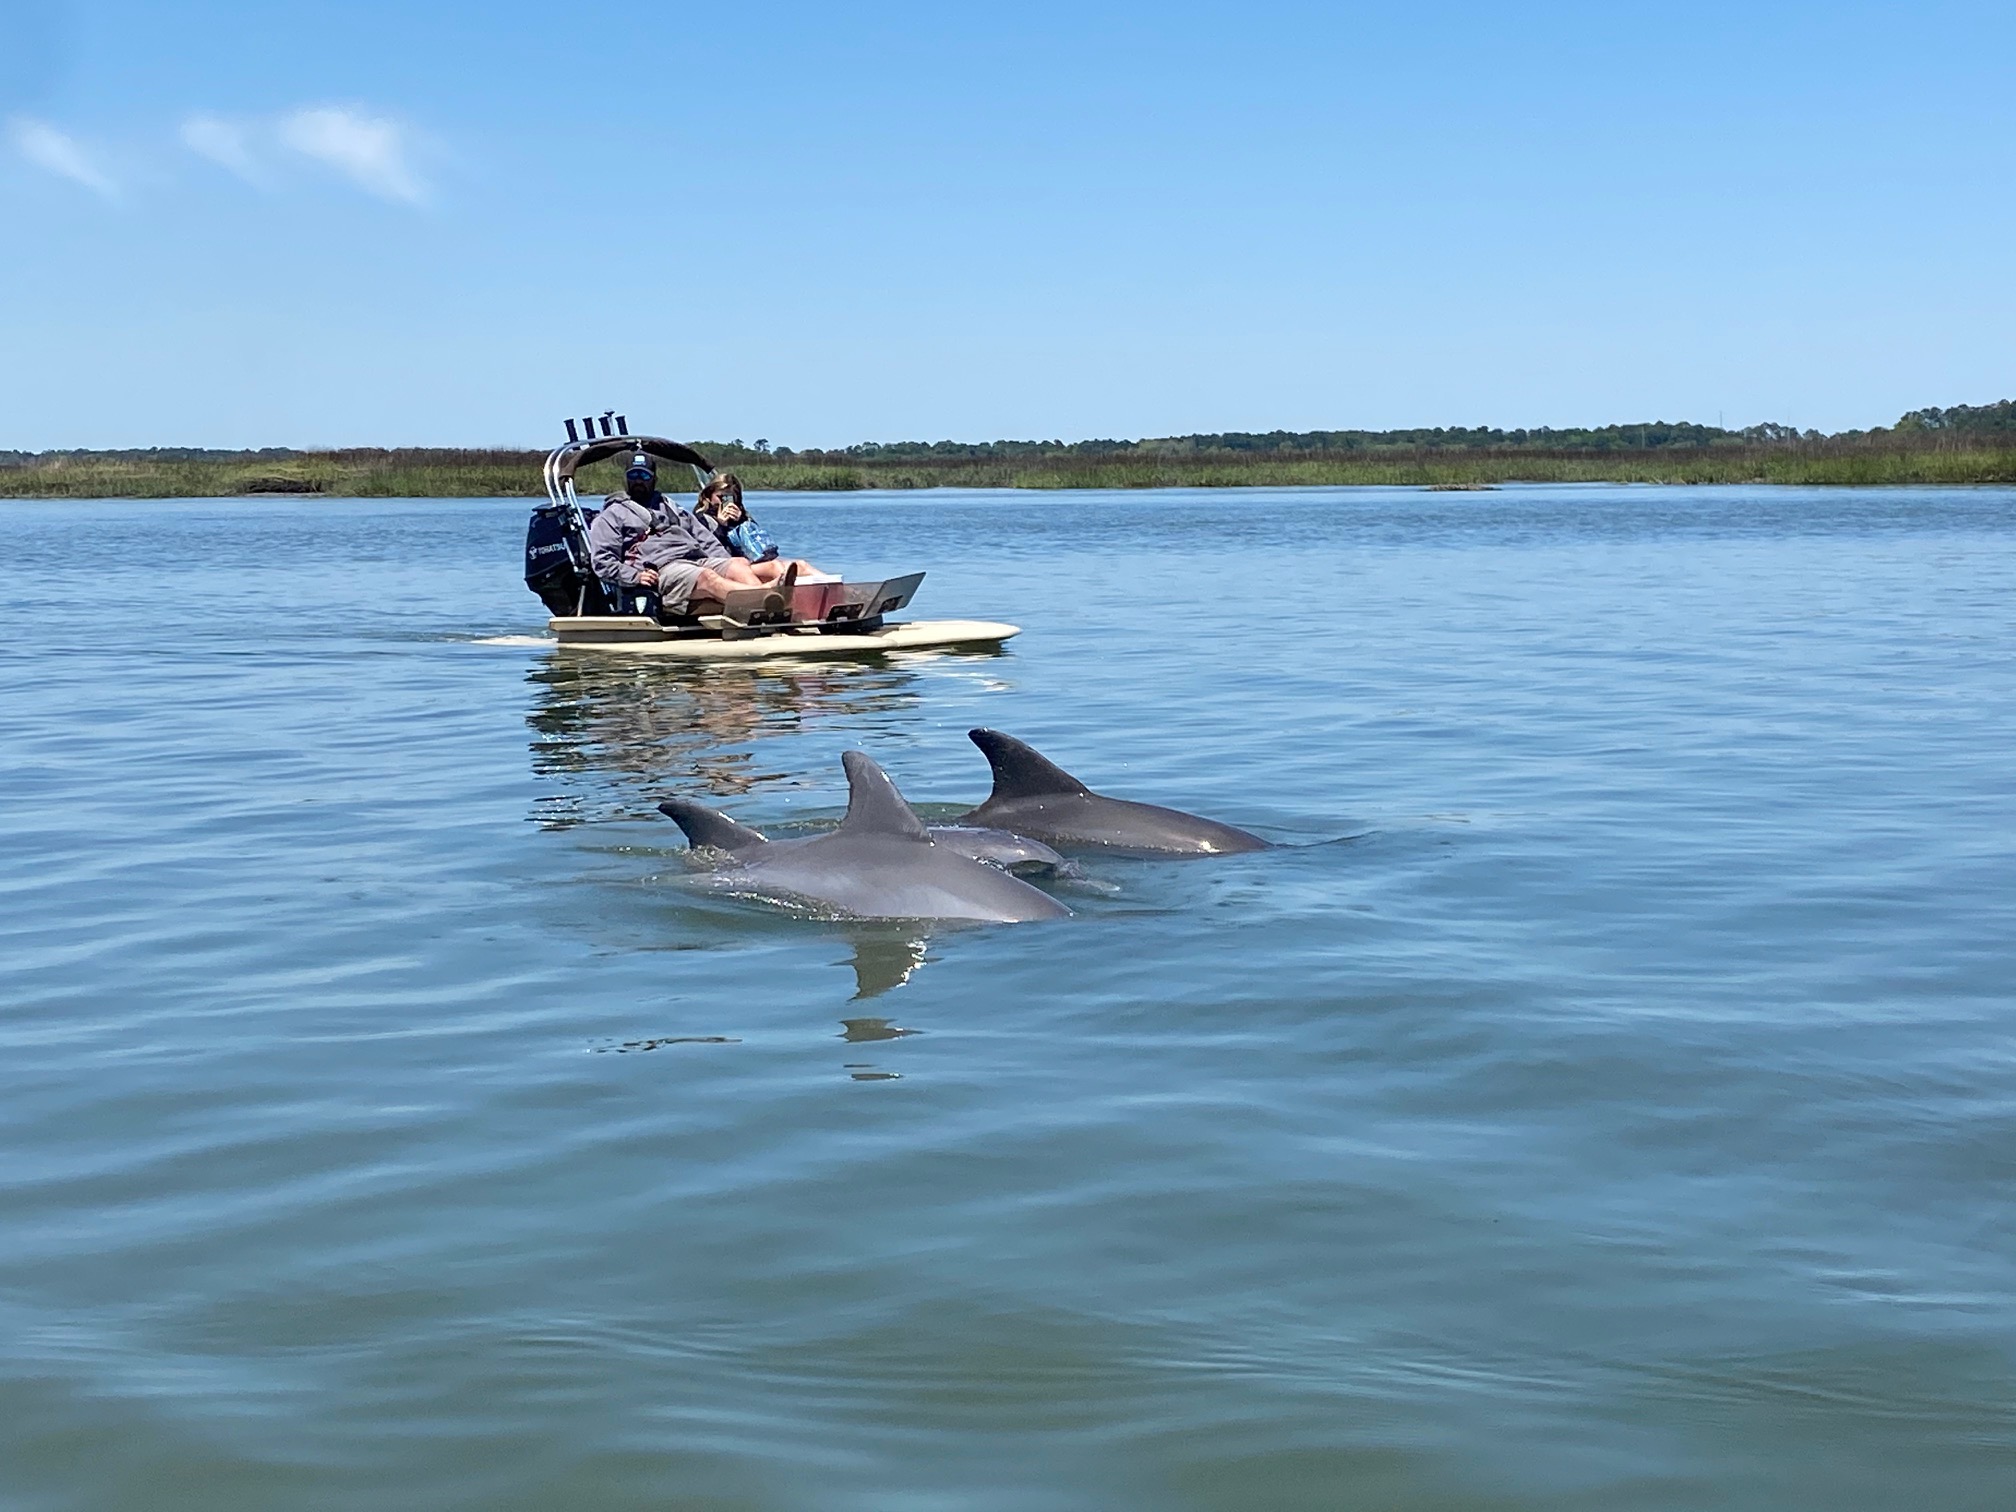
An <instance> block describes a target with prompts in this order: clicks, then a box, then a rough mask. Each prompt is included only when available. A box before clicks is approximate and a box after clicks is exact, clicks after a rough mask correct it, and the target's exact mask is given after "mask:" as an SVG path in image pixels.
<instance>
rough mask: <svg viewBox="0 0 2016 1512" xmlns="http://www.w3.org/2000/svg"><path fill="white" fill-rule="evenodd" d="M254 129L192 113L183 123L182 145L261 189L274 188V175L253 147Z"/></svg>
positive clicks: (244, 123)
mask: <svg viewBox="0 0 2016 1512" xmlns="http://www.w3.org/2000/svg"><path fill="white" fill-rule="evenodd" d="M254 134H255V133H254V129H253V127H251V126H250V125H248V124H247V123H246V122H244V121H233V120H229V119H227V118H226V117H224V116H214V115H193V116H191V117H189V119H188V120H186V121H184V122H183V123H182V145H183V146H184V147H187V148H188V149H189V150H190V151H191V152H193V153H195V154H196V155H197V156H198V157H206V158H208V159H209V160H210V161H211V162H213V163H215V164H217V166H218V167H220V168H224V169H227V170H228V171H230V172H232V173H235V174H237V175H238V177H239V178H241V179H243V180H245V182H246V183H248V184H253V185H256V186H257V187H259V188H261V189H267V188H271V187H272V175H271V173H270V172H268V171H267V169H266V168H265V166H264V165H263V164H262V163H261V162H260V160H259V155H258V153H257V152H256V151H255V150H254V149H253V145H252V144H253V137H254Z"/></svg>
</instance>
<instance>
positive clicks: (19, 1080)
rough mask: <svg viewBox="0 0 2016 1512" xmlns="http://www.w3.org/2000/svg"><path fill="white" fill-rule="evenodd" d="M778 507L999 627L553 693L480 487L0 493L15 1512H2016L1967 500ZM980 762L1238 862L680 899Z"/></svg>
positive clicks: (1986, 654)
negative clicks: (793, 835) (985, 923)
mask: <svg viewBox="0 0 2016 1512" xmlns="http://www.w3.org/2000/svg"><path fill="white" fill-rule="evenodd" d="M763 513H764V516H765V519H766V521H767V523H769V524H770V525H771V526H772V528H773V529H774V530H775V532H776V533H777V534H778V535H779V536H780V537H781V538H783V539H785V540H786V541H787V542H788V543H789V544H790V545H791V546H792V547H793V548H794V549H796V550H799V551H802V552H804V553H805V554H807V555H810V556H812V557H814V558H816V559H818V560H820V561H821V562H825V563H834V564H840V565H849V566H854V567H857V568H862V569H867V568H874V567H887V568H891V569H899V568H906V567H909V566H911V565H913V564H915V565H927V566H929V567H930V568H931V576H930V578H929V580H928V581H927V582H926V584H925V587H924V589H923V591H922V593H921V594H920V596H919V600H918V603H917V605H916V606H915V607H916V610H917V611H918V612H920V613H924V614H937V615H952V616H968V617H986V618H1003V619H1011V620H1014V621H1016V622H1018V623H1021V624H1023V625H1025V626H1026V627H1027V633H1026V634H1024V635H1023V636H1022V637H1021V638H1020V639H1019V640H1016V641H1014V642H1012V643H1011V644H1010V646H1009V647H1008V648H1007V650H1006V651H1005V653H1003V654H1000V655H973V656H937V657H918V658H913V659H907V660H901V661H891V662H886V663H881V664H857V665H838V664H835V665H804V666H798V667H791V668H785V667H777V668H771V669H764V670H753V671H752V670H736V669H719V670H708V669H705V668H694V667H684V666H673V665H652V664H647V663H645V662H643V661H638V660H623V659H621V658H620V657H606V656H596V655H594V654H578V653H577V654H561V653H558V652H556V651H554V650H553V649H552V648H551V647H549V646H543V645H539V644H523V643H518V644H509V643H506V644H485V643H484V641H485V639H486V638H493V637H513V636H517V637H524V636H526V635H531V634H537V633H538V632H539V630H540V628H541V625H542V623H543V615H542V613H541V611H539V609H538V606H537V604H536V602H535V601H534V600H533V599H532V598H531V597H530V596H529V595H528V594H526V593H525V592H524V590H523V588H522V587H521V586H520V585H519V583H518V582H517V581H516V573H517V567H518V562H517V557H518V551H519V544H520V538H521V535H522V530H523V524H524V516H525V505H524V504H523V503H522V502H514V501H499V502H492V501H453V502H442V503H435V502H427V501H406V500H402V501H392V502H363V501H316V502H298V503H297V502H274V501H255V502H239V503H220V502H181V503H70V504H61V505H55V504H50V505H42V504H34V505H30V504H10V505H4V506H0V515H4V518H5V519H6V521H7V523H8V524H9V526H10V527H11V528H10V539H11V543H12V544H11V546H10V554H11V556H12V562H13V568H12V571H11V572H10V574H9V587H8V600H9V604H10V607H11V609H12V613H11V615H10V633H9V634H8V636H7V637H6V640H5V643H4V648H0V658H4V662H5V667H4V679H5V680H4V685H0V687H4V692H0V734H4V752H5V762H6V783H5V786H4V793H5V798H4V806H0V856H4V862H0V962H4V967H5V970H4V979H5V983H6V986H5V989H4V995H0V1004H4V1006H0V1150H4V1152H5V1159H4V1161H0V1505H4V1506H5V1507H6V1508H7V1509H8V1512H17V1509H19V1512H37V1509H44V1508H51V1509H53V1508H93V1509H96V1508H120V1509H124V1508H136V1509H142V1508H144V1509H148V1512H182V1509H188V1512H232V1509H248V1512H249V1509H260V1512H265V1509H275V1508H280V1509H289V1512H291V1509H324V1508H327V1509H338V1508H341V1509H352V1508H367V1507H368V1508H373V1509H380V1508H413V1509H421V1508H425V1509H461V1508H469V1509H476V1508H482V1509H517V1508H524V1509H531V1508H541V1509H545V1508H552V1509H567V1512H599V1509H631V1508H636V1509H643V1508H653V1509H667V1508H669V1509H693V1512H700V1509H706V1512H730V1509H752V1512H753V1509H817V1512H826V1509H833V1512H854V1509H859V1512H940V1509H944V1512H954V1509H956V1512H996V1509H998V1512H1067V1509H1068V1512H1136V1509H1139V1512H1190V1509H1199V1512H1202V1509H1237V1512H1272V1509H1280V1512H1288V1509H1295V1512H1301V1509H1331V1508H1336V1509H1347V1508H1348V1509H1431V1508H1432V1509H1438V1512H1455V1509H1511V1508H1530V1509H1542V1508H1545V1509H1556V1508H1569V1509H1588V1512H1598V1509H1601V1512H1616V1509H1638V1508H1646V1509H1650V1508H1658V1509H1675V1512H1680V1509H1687V1512H1692V1509H1699V1508H1707V1507H1715V1508H1727V1509H1744V1512H1748V1509H1756V1512H1784V1509H1809V1508H1810V1509H1814V1512H1822V1509H1824V1512H1861V1509H1870V1512H1875V1509H1885V1512H1887V1509H1894V1508H1898V1507H1921V1506H1922V1507H1927V1508H1939V1509H1942V1512H1951V1509H1975V1508H1979V1509H1995V1512H2006V1509H2007V1508H2009V1507H2010V1506H2012V1505H2016V1208H2012V1200H2011V1199H2012V1191H2011V1183H2012V1179H2016V1088H2012V1075H2016V1054H2012V1048H2016V1041H2012V1037H2011V1032H2012V1029H2016V1006H2012V1001H2011V997H2012V986H2011V984H2012V980H2016V863H2012V859H2011V835H2012V826H2011V820H2012V810H2016V796H2012V784H2011V752H2012V751H2016V717H2012V694H2016V676H2012V672H2011V664H2010V646H2011V639H2010V631H2011V621H2012V607H2011V606H2012V591H2016V570H2012V559H2011V546H2012V544H2016V494H2011V493H2009V492H2006V491H2003V492H1996V491H1951V492H1930V491H1925V492H1913V491H1881V492H1874V491H1872V492H1849V491H1836V492H1797V491H1784V490H1779V491H1767V490H1743V489H1722V490H1716V489H1694V490H1682V489H1621V488H1620V489H1596V488H1576V489H1507V490H1503V491H1500V492H1496V493H1484V494H1428V493H1414V492H1405V491H1397V490H1362V491H1351V490H1340V491H1296V492H1292V493H1284V494H1267V493H1191V492H1176V493H1165V494H1146V495H1141V494H1127V495H1114V494H1075V495H1074V494H1063V495H1040V496H1031V495H1013V494H959V493H951V494H930V495H921V496H905V497H889V496H875V495H868V496H852V497H838V498H828V499H817V500H802V499H801V500H789V501H781V500H780V501H765V502H764V507H763ZM115 559H116V560H117V561H119V563H120V565H121V568H122V570H121V571H119V572H117V573H113V574H109V575H108V574H107V572H106V570H105V569H104V568H103V566H102V565H100V564H104V563H108V562H110V561H113V560H115ZM977 724H989V725H994V726H997V727H999V728H1001V729H1005V730H1008V731H1010V732H1012V733H1015V734H1018V735H1021V736H1023V737H1024V738H1026V739H1028V740H1030V741H1031V742H1033V743H1034V744H1035V745H1037V746H1038V747H1039V748H1040V749H1042V750H1043V751H1045V752H1046V753H1048V754H1049V755H1051V756H1052V757H1054V758H1055V759H1056V760H1058V761H1059V762H1060V763H1061V764H1063V765H1064V766H1066V767H1068V768H1070V769H1072V770H1074V771H1075V772H1077V773H1078V774H1079V775H1080V776H1082V777H1084V778H1085V779H1086V780H1087V781H1089V782H1090V783H1091V784H1092V785H1093V786H1095V787H1099V788H1103V789H1105V790H1108V791H1112V792H1117V793H1120V794H1124V795H1127V796H1131V797H1137V798H1142V799H1148V800H1153V801H1159V802H1164V803H1169V804H1174V805H1177V806H1180V807H1185V808H1191V809H1195V810H1199V811H1202V812H1204V813H1208V814H1211V815H1213V816H1215V817H1218V818H1222V819H1226V820H1230V821H1232V822H1235V823H1238V824H1242V825H1245V826H1247V827H1248V828H1251V829H1255V830H1258V831H1259V832H1260V833H1262V834H1264V835H1266V836H1267V837H1269V838H1270V839H1273V840H1277V841H1280V842H1282V845H1281V848H1279V849H1276V850H1272V851H1269V852H1265V853H1262V854H1258V855H1251V856H1239V857H1232V858H1226V859H1223V860H1220V861H1215V862H1193V863H1153V862H1141V861H1132V862H1126V861H1117V860H1104V861H1093V862H1090V863H1088V864H1087V866H1086V876H1085V877H1084V878H1082V879H1080V880H1077V881H1071V882H1066V883H1063V884H1060V885H1059V891H1060V895H1061V896H1063V897H1064V898H1065V899H1066V901H1068V902H1069V903H1070V904H1071V906H1072V907H1073V908H1074V910H1076V917H1074V918H1072V919H1069V920H1065V921H1061V922H1058V923H1053V924H1038V925H1025V926H1016V927H1006V928H993V929H964V930H941V931H937V932H931V933H926V932H921V931H918V930H916V929H913V928H907V927H904V926H894V925H884V926H874V927H860V926H856V927H849V926H847V925H844V924H839V923H829V922H821V921H817V920H813V919H807V918H797V917H790V916H787V915H783V914H780V913H777V912H775V911H766V910H764V909H762V908H761V907H759V906H757V905H754V904H750V903H744V902H740V901H736V900H732V899H724V898H720V897H713V896H704V895H700V894H698V893H696V892H695V891H694V890H692V889H690V888H688V887H686V886H684V885H682V878H685V877H686V876H687V875H688V871H687V867H686V863H685V861H684V859H683V854H682V850H681V843H680V841H679V837H678V834H677V832H676V830H674V828H673V827H672V826H671V825H670V824H669V823H668V822H667V821H665V820H663V819H662V818H660V817H658V815H657V814H656V812H655V810H654V804H655V803H656V801H657V800H658V799H659V798H660V797H663V796H666V795H669V794H672V793H686V794H690V795H693V796H697V797H703V798H708V797H709V795H711V798H709V801H712V802H715V803H716V804H717V805H718V806H719V807H722V808H724V809H726V810H727V811H729V812H730V813H732V814H733V815H734V816H735V817H737V818H739V819H742V820H744V821H746V822H749V823H752V824H755V825H757V826H759V827H769V826H775V827H784V828H788V827H790V826H793V825H800V824H802V825H807V826H810V825H812V824H815V823H817V822H820V821H830V820H831V819H833V818H834V817H835V816H837V814H838V812H839V810H840V808H841V806H842V804H843V801H844V791H845V790H844V784H843V783H842V780H841V776H840V769H839V760H838V758H839V755H840V753H841V752H842V751H843V750H845V749H847V748H849V747H854V746H859V747H861V748H863V749H866V750H867V751H869V752H870V753H871V754H872V755H874V756H875V757H876V758H877V759H878V760H880V761H881V762H882V763H883V764H884V765H885V766H886V767H887V768H888V769H889V770H890V772H891V774H892V775H893V776H894V777H895V778H896V780H897V781H898V782H899V783H900V784H901V785H902V786H903V787H904V789H905V790H906V792H907V793H908V794H909V795H910V796H911V797H912V799H913V800H915V801H916V802H917V803H918V804H919V805H920V806H921V807H923V808H924V810H925V812H926V813H927V814H930V815H932V816H941V815H949V814H952V813H954V812H957V811H958V809H959V808H961V807H963V806H965V805H966V804H968V803H971V802H974V801H977V799H978V798H979V797H980V796H981V795H982V794H983V793H984V791H985V789H986V785H987V783H986V768H985V765H984V763H983V762H982V761H981V759H980V757H979V754H978V753H977V752H976V751H975V750H974V749H973V748H972V747H971V746H970V745H969V744H968V743H967V741H966V739H965V731H966V730H967V728H968V727H969V726H972V725H977Z"/></svg>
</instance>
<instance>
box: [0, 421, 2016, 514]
mask: <svg viewBox="0 0 2016 1512" xmlns="http://www.w3.org/2000/svg"><path fill="white" fill-rule="evenodd" d="M700 449H701V450H702V451H703V453H705V454H706V455H708V456H710V457H714V458H716V465H717V466H725V467H733V468H734V469H735V471H736V472H737V473H739V474H740V475H741V477H742V480H743V482H744V484H745V485H746V486H748V487H749V488H751V489H755V490H777V489H782V490H798V491H816V492H840V491H851V490H856V489H868V488H874V489H913V488H1035V489H1062V488H1252V487H1277V488H1278V487H1298V486H1309V485H1366V484H1388V485H1400V486H1413V487H1434V486H1437V485H1442V486H1459V485H1471V486H1486V485H1490V484H1496V483H1782V484H1807V485H1813V484H1820V485H1858V484H1859V485H1870V484H1913V483H1916V484H1942V483H1943V484H1984V483H2016V439H2011V440H2008V441H2004V439H2003V438H2002V437H1999V436H1998V437H1995V438H1994V439H1993V440H1987V439H1983V440H1980V441H1976V442H1972V443H1959V442H1958V441H1957V438H1941V440H1940V441H1939V442H1937V443H1935V444H1903V443H1901V442H1899V441H1898V440H1897V439H1896V438H1895V437H1894V434H1890V435H1886V436H1885V437H1884V440H1883V442H1882V443H1881V444H1878V443H1875V442H1873V441H1870V440H1863V439H1859V438H1840V439H1832V438H1822V439H1819V440H1810V439H1809V440H1794V441H1772V442H1760V443H1750V444H1737V445H1731V444H1716V445H1707V446H1700V447H1682V446H1661V447H1650V448H1642V449H1608V450H1601V451H1586V452H1572V451H1558V450H1555V451H1543V450H1533V449H1521V448H1490V449H1479V448H1468V449H1440V448H1435V447H1392V448H1381V449H1372V450H1369V451H1368V450H1352V451H1348V452H1343V453H1327V454H1326V453H1309V452H1297V453H1292V454H1283V453H1281V452H1275V453H1272V454H1266V453H1255V452H1252V451H1233V450H1226V451H1209V450H1197V451H1191V452H1188V453H1171V454H1152V453H1151V454H1143V453H1142V452H1140V451H1135V452H1134V453H1133V454H1131V455H1100V454H1098V453H1096V452H1095V453H1088V452H1087V451H1085V450H1084V449H1082V448H1067V447H1061V446H1060V447H1057V448H1055V449H1048V448H1045V449H1032V450H1031V451H1030V452H1028V453H1024V454H1020V455H1014V456H1004V455H995V456H963V457H957V456H955V457H936V458H934V457H925V456H898V457H889V458H886V459H885V458H881V457H860V458H855V457H849V456H848V455H847V454H845V453H821V454H811V455H808V454H802V453H800V454H783V455H779V454H774V453H764V452H755V451H750V450H745V449H742V448H739V447H734V446H727V447H710V446H708V445H706V444H704V443H703V444H702V445H701V448H700ZM543 456H544V453H541V452H509V451H489V452H484V451H450V450H445V449H444V450H425V449H417V448H416V449H413V450H405V451H375V450H355V451H329V452H285V453H274V452H266V453H249V452H248V453H215V452H212V453H195V454H191V453H180V454H161V455H152V454H148V453H132V452H127V453H114V452H52V453H42V454H22V453H12V454H6V455H5V456H4V457H0V498H14V499H63V498H74V499H104V498H164V499H165V498H223V497H231V496H237V495H260V494H274V493H287V494H309V495H325V496H329V497H344V498H500V497H501V498H511V497H520V498H531V497H536V496H538V495H539V494H540V493H541V492H542V490H541V487H540V483H539V466H540V461H541V459H542V457H543ZM670 481H676V482H681V483H683V482H684V481H685V480H684V479H683V478H681V479H677V480H670V479H668V482H670ZM580 483H581V491H582V494H583V496H584V497H586V496H588V495H590V494H594V493H601V492H603V491H605V490H607V489H613V488H615V487H617V486H619V479H618V476H617V474H616V472H615V469H614V466H613V464H604V465H602V466H601V467H598V468H595V469H590V470H588V471H587V472H585V473H584V474H583V476H582V478H581V479H580Z"/></svg>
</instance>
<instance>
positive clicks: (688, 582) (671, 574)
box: [658, 562, 707, 614]
mask: <svg viewBox="0 0 2016 1512" xmlns="http://www.w3.org/2000/svg"><path fill="white" fill-rule="evenodd" d="M706 566H707V564H706V563H705V562H665V563H662V564H660V566H659V568H658V602H659V603H660V604H661V605H663V606H664V609H665V612H666V613H667V614H684V613H685V612H686V605H687V604H688V603H689V602H691V600H692V598H693V590H694V589H695V588H696V587H698V586H699V584H700V574H701V572H703V571H704V570H705V569H706Z"/></svg>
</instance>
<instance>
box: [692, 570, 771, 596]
mask: <svg viewBox="0 0 2016 1512" xmlns="http://www.w3.org/2000/svg"><path fill="white" fill-rule="evenodd" d="M724 565H725V564H724ZM743 565H744V566H745V567H746V566H747V565H748V564H747V563H746V562H745V563H744V564H743ZM760 586H761V584H759V583H758V582H757V581H756V579H755V578H754V577H753V576H752V577H750V578H749V579H747V580H746V581H745V580H744V579H742V578H739V577H730V576H729V575H728V574H726V573H725V572H716V571H715V570H714V568H712V567H702V568H701V569H700V576H699V577H698V578H697V579H695V580H694V584H693V596H694V597H695V598H710V599H725V598H726V597H728V595H729V594H731V593H735V592H737V591H739V590H741V589H743V588H756V587H760Z"/></svg>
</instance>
